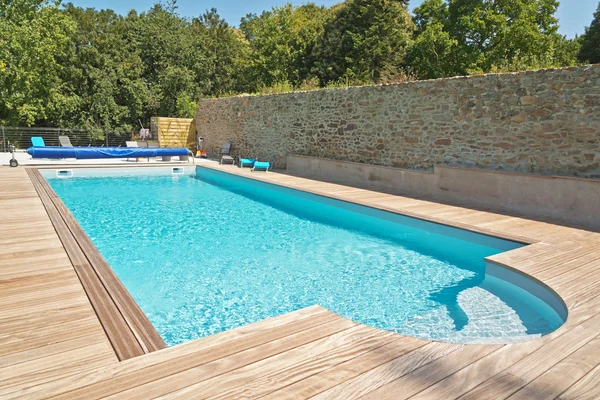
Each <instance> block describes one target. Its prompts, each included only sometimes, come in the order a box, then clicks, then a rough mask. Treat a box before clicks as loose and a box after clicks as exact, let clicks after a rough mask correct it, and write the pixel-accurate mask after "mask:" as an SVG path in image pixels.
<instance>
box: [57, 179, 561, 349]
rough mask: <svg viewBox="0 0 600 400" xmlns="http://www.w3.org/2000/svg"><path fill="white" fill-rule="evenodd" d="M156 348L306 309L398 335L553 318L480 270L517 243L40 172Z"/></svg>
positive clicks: (269, 194) (225, 184)
mask: <svg viewBox="0 0 600 400" xmlns="http://www.w3.org/2000/svg"><path fill="white" fill-rule="evenodd" d="M48 180H49V182H50V184H51V186H52V187H53V188H54V190H55V191H56V192H57V193H58V195H59V196H60V197H61V198H62V200H63V201H64V202H65V204H66V205H67V206H68V207H69V209H70V210H71V212H72V213H73V215H74V216H75V217H76V219H77V220H78V221H79V223H80V224H81V226H82V227H83V229H84V230H85V231H86V232H87V234H88V235H89V236H90V238H91V239H92V241H93V242H94V244H95V245H96V246H97V248H98V249H99V250H100V252H101V253H102V255H103V256H104V257H105V258H106V260H107V261H108V263H109V264H110V265H111V267H112V268H113V269H114V271H115V272H116V273H117V275H118V277H119V278H120V279H121V280H122V282H123V283H124V285H125V286H126V287H127V289H128V290H129V291H130V293H131V294H132V296H133V297H134V298H135V300H136V301H137V302H138V304H139V305H140V307H141V308H142V309H143V310H144V312H145V313H146V314H147V315H148V317H149V319H150V320H151V322H152V323H153V324H154V326H155V327H156V328H157V330H158V331H159V333H160V334H161V335H162V336H163V338H164V339H165V341H166V342H167V343H168V344H169V345H175V344H178V343H181V342H185V341H188V340H192V339H195V338H199V337H203V336H206V335H210V334H214V333H217V332H221V331H224V330H227V329H230V328H234V327H238V326H241V325H245V324H248V323H252V322H256V321H260V320H263V319H266V318H269V317H273V316H276V315H280V314H283V313H286V312H291V311H294V310H298V309H300V308H303V307H307V306H311V305H314V304H320V305H321V306H323V307H326V308H328V309H330V310H332V311H334V312H336V313H338V314H341V315H343V316H344V317H347V318H350V319H353V320H355V321H358V322H361V323H363V324H367V325H370V326H374V327H377V328H381V329H386V330H390V331H394V332H398V333H402V334H407V335H412V336H417V337H423V338H429V339H437V340H444V341H453V342H486V341H489V342H505V341H518V340H525V339H529V338H532V337H537V336H540V335H543V334H546V333H548V332H551V331H553V330H554V329H556V328H557V327H559V326H560V325H561V324H562V323H563V320H564V315H559V313H557V311H555V308H553V307H551V306H550V305H548V304H547V303H546V302H544V301H542V300H541V299H540V298H538V297H536V296H534V295H532V294H530V293H529V292H527V291H526V290H523V289H521V288H520V287H519V286H516V285H513V284H511V283H508V282H506V281H504V280H503V279H500V278H498V277H495V276H491V275H489V274H487V275H486V273H485V271H486V265H485V262H484V257H486V256H489V255H492V254H496V253H500V252H503V251H507V250H510V249H514V248H517V247H519V246H521V244H519V243H514V242H510V241H506V240H500V239H496V238H491V237H488V236H484V235H479V234H475V233H471V232H467V231H463V230H459V229H455V228H450V227H446V226H443V225H438V224H433V223H428V222H424V221H420V220H416V219H412V218H407V217H403V216H399V215H396V214H392V213H387V212H383V211H379V210H374V209H371V208H367V207H362V206H358V205H354V204H350V203H345V202H341V201H337V200H333V199H328V198H324V197H320V196H315V195H312V194H308V193H303V192H299V191H295V190H290V189H286V188H281V187H278V186H274V185H269V184H265V183H259V182H254V181H250V180H247V179H244V178H240V177H236V176H233V175H229V174H224V173H221V172H217V171H212V170H209V169H206V168H198V169H197V176H189V175H187V174H186V175H178V176H170V175H168V176H135V177H131V176H130V177H126V176H120V177H91V178H71V179H48Z"/></svg>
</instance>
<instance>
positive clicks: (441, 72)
mask: <svg viewBox="0 0 600 400" xmlns="http://www.w3.org/2000/svg"><path fill="white" fill-rule="evenodd" d="M414 21H415V25H416V27H417V29H416V37H415V40H414V42H413V43H412V44H411V46H410V47H409V50H408V54H407V64H408V65H409V66H410V67H411V68H412V69H413V70H414V71H415V73H416V74H417V76H418V77H419V78H440V77H444V76H452V75H456V74H457V73H459V71H458V70H457V69H456V65H457V62H456V60H455V57H454V54H455V51H456V50H457V47H458V40H456V39H455V38H453V37H451V36H450V33H449V32H448V31H447V28H446V25H447V24H448V5H447V4H446V3H445V2H444V0H425V1H424V2H423V3H422V4H421V5H420V6H419V7H417V8H415V10H414Z"/></svg>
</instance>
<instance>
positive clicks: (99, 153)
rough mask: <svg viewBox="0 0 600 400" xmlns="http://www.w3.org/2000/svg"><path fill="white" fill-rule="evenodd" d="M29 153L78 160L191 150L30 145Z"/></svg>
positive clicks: (177, 153)
mask: <svg viewBox="0 0 600 400" xmlns="http://www.w3.org/2000/svg"><path fill="white" fill-rule="evenodd" d="M27 153H29V155H31V156H32V157H33V158H76V159H78V160H84V159H95V158H136V157H158V156H163V157H168V156H187V155H189V153H190V150H189V149H188V148H186V147H182V148H170V147H169V148H165V147H156V148H154V147H150V148H149V147H58V146H50V147H30V148H28V149H27Z"/></svg>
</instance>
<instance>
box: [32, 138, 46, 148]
mask: <svg viewBox="0 0 600 400" xmlns="http://www.w3.org/2000/svg"><path fill="white" fill-rule="evenodd" d="M31 145H32V146H33V147H46V144H45V143H44V139H43V138H42V137H40V136H33V137H32V138H31Z"/></svg>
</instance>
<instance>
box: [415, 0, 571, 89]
mask: <svg viewBox="0 0 600 400" xmlns="http://www.w3.org/2000/svg"><path fill="white" fill-rule="evenodd" d="M557 7H558V1H557V0H495V1H487V0H452V1H448V0H446V1H444V0H425V2H423V4H422V5H421V6H420V7H418V8H417V9H415V23H416V25H417V27H418V29H417V37H416V39H415V45H414V46H413V47H412V48H411V52H410V57H409V61H410V63H411V66H413V67H414V68H415V69H416V70H417V71H419V75H420V76H421V77H429V78H437V77H441V76H449V75H466V74H469V73H481V72H489V71H514V70H522V69H531V68H542V67H553V66H562V65H572V64H573V63H574V62H575V59H574V57H573V55H574V53H573V52H574V51H575V50H576V48H577V42H573V41H569V40H567V39H565V38H564V37H562V36H560V35H559V34H558V33H557V31H558V20H557V19H556V18H555V17H554V14H555V13H556V9H557Z"/></svg>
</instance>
